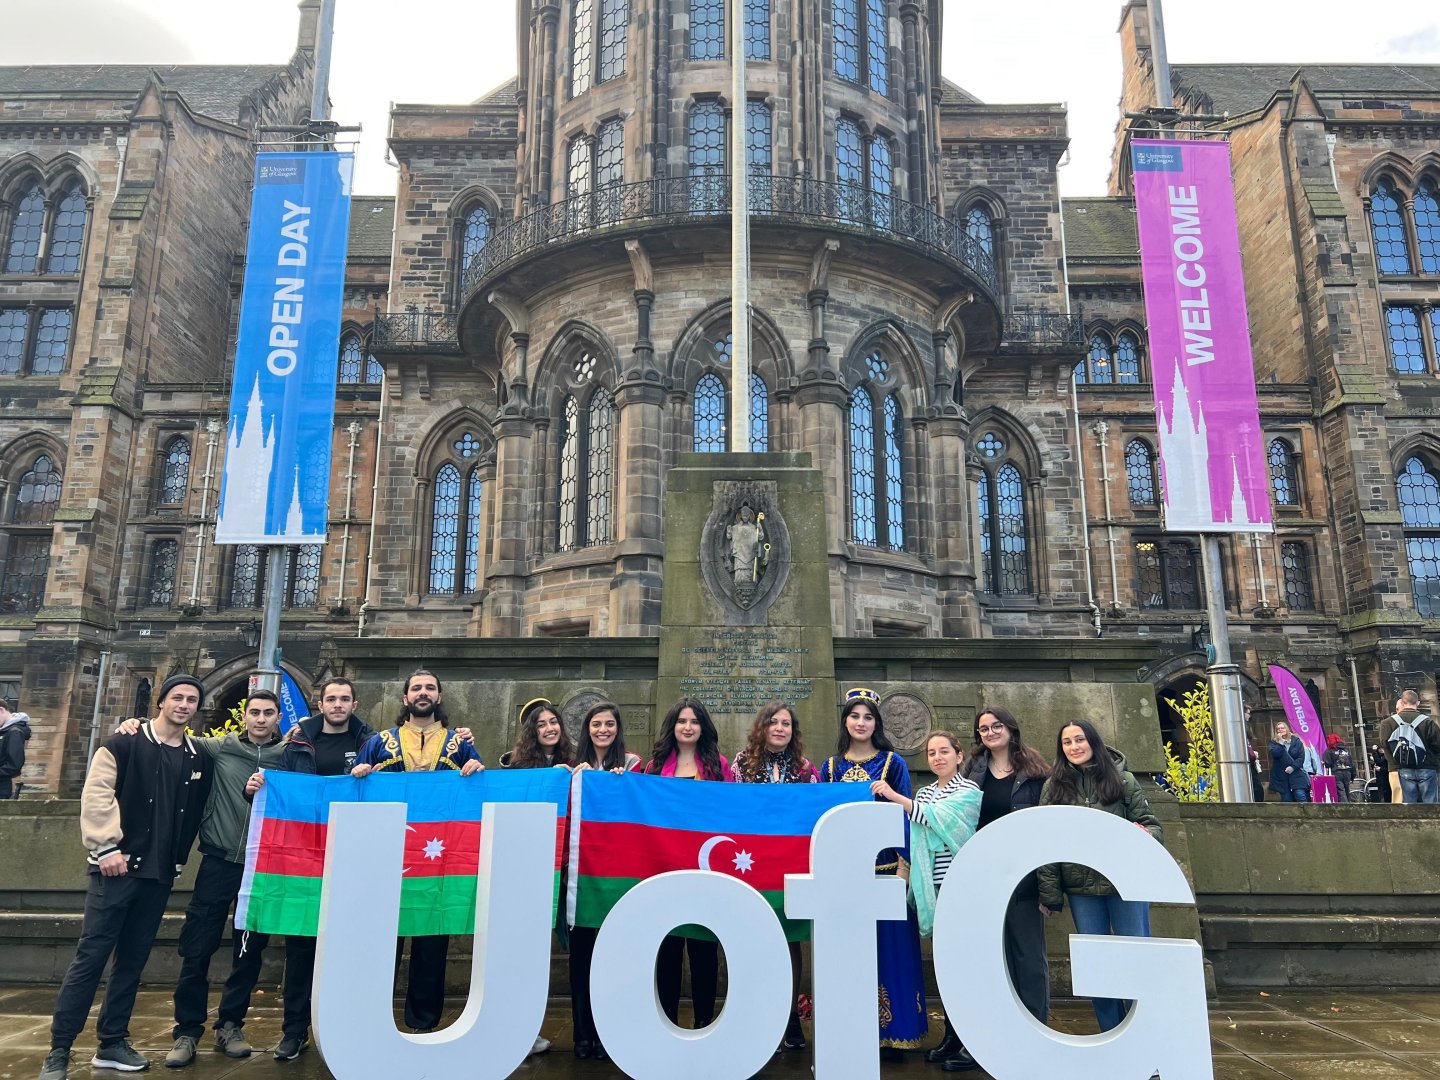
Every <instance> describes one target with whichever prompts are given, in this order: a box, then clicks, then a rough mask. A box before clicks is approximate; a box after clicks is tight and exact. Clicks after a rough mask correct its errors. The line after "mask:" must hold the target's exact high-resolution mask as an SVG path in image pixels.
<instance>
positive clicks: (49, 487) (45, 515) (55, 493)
mask: <svg viewBox="0 0 1440 1080" xmlns="http://www.w3.org/2000/svg"><path fill="white" fill-rule="evenodd" d="M61 479H62V478H61V476H60V471H59V470H58V469H56V468H55V463H54V462H53V461H51V460H50V457H49V456H48V455H46V454H41V455H40V456H39V457H37V458H36V459H35V464H33V465H31V466H30V468H29V469H27V470H26V471H25V472H24V473H22V474H21V476H20V483H19V485H18V486H17V490H16V493H15V504H14V506H13V507H12V508H11V510H10V520H11V522H13V523H14V524H16V525H50V524H52V523H53V522H54V521H55V510H56V508H57V507H58V506H59V505H60V484H61Z"/></svg>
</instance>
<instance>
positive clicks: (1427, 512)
mask: <svg viewBox="0 0 1440 1080" xmlns="http://www.w3.org/2000/svg"><path fill="white" fill-rule="evenodd" d="M1395 487H1396V490H1397V492H1398V494H1399V497H1400V519H1401V521H1402V522H1404V524H1405V527H1406V528H1413V529H1440V481H1437V480H1436V478H1435V473H1433V472H1431V471H1430V470H1429V469H1428V468H1426V467H1425V463H1424V462H1423V461H1421V460H1420V459H1419V458H1418V457H1412V458H1411V459H1410V460H1409V461H1407V462H1405V468H1404V469H1402V470H1401V472H1400V478H1399V479H1398V480H1397V481H1396V483H1395Z"/></svg>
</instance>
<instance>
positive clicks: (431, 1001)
mask: <svg viewBox="0 0 1440 1080" xmlns="http://www.w3.org/2000/svg"><path fill="white" fill-rule="evenodd" d="M406 940H409V942H410V970H409V977H408V979H407V980H406V989H405V1026H406V1027H408V1028H411V1029H412V1030H414V1031H434V1030H435V1029H436V1028H438V1027H439V1026H440V1014H441V1013H443V1012H444V1011H445V962H446V960H448V959H449V958H450V937H449V935H448V934H431V935H427V936H425V937H412V938H409V939H406V938H401V939H400V940H399V941H397V942H396V943H395V970H396V971H399V970H400V954H401V950H402V949H403V948H404V947H405V942H406ZM312 949H313V945H312ZM311 963H312V971H313V963H314V960H313V953H312V960H311ZM286 1023H287V1027H286V1029H285V1033H286V1034H287V1035H289V1034H291V1032H290V1029H289V1027H288V1023H289V1019H288V1016H287V1020H286Z"/></svg>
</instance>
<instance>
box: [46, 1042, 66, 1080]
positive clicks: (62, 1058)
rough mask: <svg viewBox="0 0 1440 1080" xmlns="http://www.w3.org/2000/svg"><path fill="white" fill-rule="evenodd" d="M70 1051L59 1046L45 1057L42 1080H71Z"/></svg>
mask: <svg viewBox="0 0 1440 1080" xmlns="http://www.w3.org/2000/svg"><path fill="white" fill-rule="evenodd" d="M69 1077H70V1050H69V1048H68V1047H64V1046H57V1047H55V1049H53V1050H51V1051H50V1053H48V1054H46V1055H45V1064H44V1065H42V1066H40V1080H69Z"/></svg>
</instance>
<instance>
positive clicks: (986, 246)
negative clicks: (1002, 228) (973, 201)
mask: <svg viewBox="0 0 1440 1080" xmlns="http://www.w3.org/2000/svg"><path fill="white" fill-rule="evenodd" d="M965 235H966V236H967V237H969V238H970V239H971V240H973V241H974V242H975V246H976V247H978V248H979V249H980V250H981V251H982V252H984V254H985V256H986V258H989V259H993V258H995V221H994V219H993V218H991V216H990V211H988V210H986V209H985V207H983V206H980V205H978V204H977V205H975V206H972V207H970V209H969V210H967V211H965Z"/></svg>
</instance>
